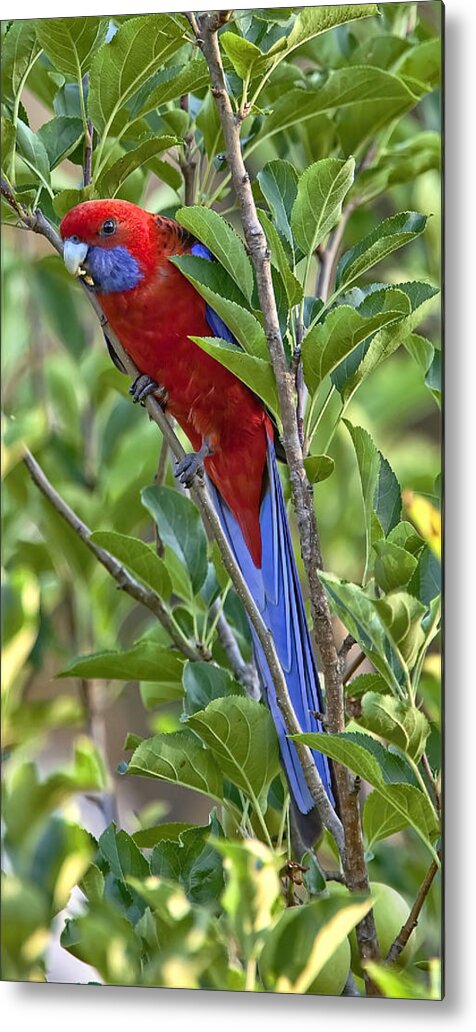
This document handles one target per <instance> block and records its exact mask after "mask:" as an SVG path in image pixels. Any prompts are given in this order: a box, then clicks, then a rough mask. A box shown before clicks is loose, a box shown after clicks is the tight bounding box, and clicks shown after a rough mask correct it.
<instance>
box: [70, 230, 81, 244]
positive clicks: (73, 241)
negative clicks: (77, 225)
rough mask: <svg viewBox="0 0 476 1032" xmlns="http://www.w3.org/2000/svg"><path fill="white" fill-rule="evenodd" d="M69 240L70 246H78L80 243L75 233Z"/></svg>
mask: <svg viewBox="0 0 476 1032" xmlns="http://www.w3.org/2000/svg"><path fill="white" fill-rule="evenodd" d="M69 239H70V240H71V243H72V244H79V242H80V241H79V236H77V234H76V233H75V234H74V235H73V236H71V237H70V238H69Z"/></svg>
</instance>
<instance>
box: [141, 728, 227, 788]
mask: <svg viewBox="0 0 476 1032" xmlns="http://www.w3.org/2000/svg"><path fill="white" fill-rule="evenodd" d="M128 773H129V774H140V775H142V776H143V777H149V778H159V779H160V780H161V781H170V782H171V783H172V784H174V785H182V786H183V787H184V788H193V789H195V791H197V792H201V793H202V794H203V795H207V796H211V797H212V798H213V799H218V800H219V801H220V802H221V801H222V799H223V775H222V773H221V770H220V768H219V767H218V766H217V764H216V762H215V759H214V757H213V756H212V754H211V752H210V750H208V749H204V748H203V747H202V745H200V743H199V742H198V740H197V738H196V736H195V735H194V734H192V732H189V731H175V732H173V733H172V734H165V735H156V736H155V737H154V738H148V739H147V740H146V741H145V742H141V744H140V745H139V747H138V748H137V749H136V751H135V753H134V754H133V755H132V757H131V759H130V762H129V766H128Z"/></svg>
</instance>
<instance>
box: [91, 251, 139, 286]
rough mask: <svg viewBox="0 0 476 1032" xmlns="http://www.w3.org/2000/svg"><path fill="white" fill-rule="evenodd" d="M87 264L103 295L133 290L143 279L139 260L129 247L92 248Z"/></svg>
mask: <svg viewBox="0 0 476 1032" xmlns="http://www.w3.org/2000/svg"><path fill="white" fill-rule="evenodd" d="M87 262H88V265H89V267H90V269H91V274H92V277H93V280H94V282H95V284H96V287H97V289H98V290H99V292H100V293H101V294H115V293H119V292H120V291H123V290H133V288H134V287H137V284H138V283H139V282H140V280H141V279H142V278H143V273H142V272H141V269H140V265H139V262H138V261H137V258H134V255H132V254H131V253H130V251H128V250H127V247H121V246H118V247H111V248H104V247H90V248H89V251H88V255H87Z"/></svg>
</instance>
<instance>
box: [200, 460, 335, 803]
mask: <svg viewBox="0 0 476 1032" xmlns="http://www.w3.org/2000/svg"><path fill="white" fill-rule="evenodd" d="M267 461H268V485H267V487H266V491H265V494H264V498H263V501H262V504H261V512H260V527H261V539H262V543H263V561H262V567H261V569H257V568H256V566H255V565H254V563H253V560H252V559H251V556H250V553H249V551H248V548H247V546H246V544H245V542H244V539H243V534H242V532H241V530H240V527H239V525H238V523H237V521H236V519H235V517H234V516H233V514H232V513H231V512H230V509H229V508H228V506H227V505H226V503H225V502H224V501H223V499H222V498H221V496H220V495H219V493H218V491H217V490H216V489H215V488H214V487H213V485H212V484H211V485H210V487H211V490H212V493H213V496H214V501H215V505H216V508H217V511H218V514H219V516H220V521H221V524H222V527H223V530H224V531H225V534H226V537H227V540H228V543H229V545H230V547H231V549H232V551H233V553H234V555H235V558H236V561H237V563H238V565H239V567H240V570H241V572H242V574H243V577H244V578H245V581H246V583H247V585H248V588H249V590H250V592H251V594H252V596H253V598H254V601H255V603H256V605H257V607H258V609H259V611H260V613H261V615H262V617H263V620H264V622H265V624H266V626H267V627H268V628H269V630H270V631H271V633H272V635H273V639H274V643H275V647H276V651H277V654H278V657H279V660H280V662H281V665H282V668H283V672H284V675H285V677H286V682H287V686H288V691H289V695H290V697H291V701H292V703H293V706H294V709H295V711H296V715H297V718H298V720H299V723H300V725H301V727H302V729H303V731H322V725H321V723H320V722H319V720H317V719H316V717H315V716H313V712H315V711H316V710H317V711H322V696H321V690H320V686H319V675H318V672H317V667H316V662H315V659H314V654H313V651H312V646H311V640H310V635H309V629H308V625H307V619H306V613H305V609H304V602H303V598H302V593H301V587H300V584H299V578H298V574H297V569H296V563H295V559H294V553H293V547H292V542H291V532H290V529H289V524H288V519H287V514H286V507H285V504H284V497H283V490H282V486H281V480H280V478H279V473H278V467H277V462H276V454H275V450H274V445H273V443H272V442H271V441H269V443H268V460H267ZM251 634H252V637H253V645H254V653H255V659H256V665H257V667H258V671H259V674H260V679H261V684H262V688H263V691H264V695H265V698H266V701H267V703H268V706H269V708H270V710H271V713H272V716H273V720H274V723H275V725H276V730H277V732H278V738H279V746H280V750H281V758H282V762H283V765H284V768H285V770H286V775H287V779H288V783H289V788H290V792H291V795H292V798H293V799H294V802H295V805H296V807H297V809H298V811H299V812H300V813H301V814H308V813H309V812H310V811H311V810H312V809H313V806H314V803H313V800H312V797H311V794H310V792H309V789H308V787H307V784H306V781H305V778H304V774H303V770H302V767H301V764H300V762H299V757H298V754H297V751H296V747H295V745H294V743H293V742H291V741H289V739H288V738H287V731H286V726H285V723H284V719H283V716H282V713H281V710H280V709H279V706H278V703H277V700H276V693H275V690H274V686H273V682H272V678H271V674H270V672H269V667H268V663H267V661H266V658H265V655H264V652H263V650H262V648H261V645H260V643H259V641H258V639H257V637H256V633H255V632H254V630H253V628H251ZM313 757H314V760H315V763H316V766H317V769H318V771H319V774H320V776H321V780H322V782H323V784H324V787H325V789H326V791H327V794H328V796H329V798H330V800H331V802H332V804H333V805H334V798H333V794H332V786H331V777H330V770H329V763H328V760H327V757H326V756H322V755H321V753H317V752H313Z"/></svg>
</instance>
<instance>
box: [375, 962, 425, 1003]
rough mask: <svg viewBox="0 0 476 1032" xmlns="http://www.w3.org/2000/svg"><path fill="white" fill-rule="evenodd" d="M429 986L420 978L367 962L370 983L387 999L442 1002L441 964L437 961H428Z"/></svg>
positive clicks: (385, 965)
mask: <svg viewBox="0 0 476 1032" xmlns="http://www.w3.org/2000/svg"><path fill="white" fill-rule="evenodd" d="M429 965H430V985H429V986H428V987H427V985H426V984H424V983H422V981H421V978H418V977H415V976H414V975H412V974H409V973H408V971H399V970H398V969H396V968H395V966H390V965H387V964H384V963H381V964H376V963H375V962H374V961H367V963H366V965H365V968H366V971H368V973H369V975H370V977H371V979H372V981H373V982H374V983H375V985H377V986H378V987H379V989H380V990H381V992H382V993H383V995H384V996H385V997H387V998H388V999H396V1000H442V999H443V997H442V988H441V964H440V961H439V960H430V961H429Z"/></svg>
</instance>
